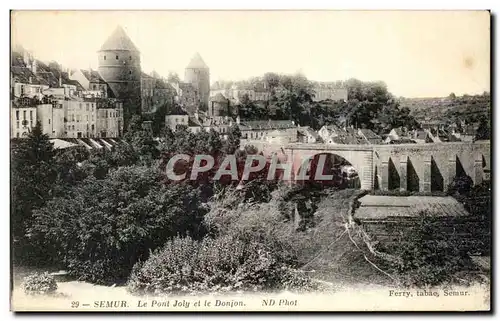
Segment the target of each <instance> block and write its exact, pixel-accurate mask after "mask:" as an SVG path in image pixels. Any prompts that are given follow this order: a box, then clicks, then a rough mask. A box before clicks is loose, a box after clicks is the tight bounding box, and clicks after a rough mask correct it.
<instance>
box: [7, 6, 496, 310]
mask: <svg viewBox="0 0 500 321" xmlns="http://www.w3.org/2000/svg"><path fill="white" fill-rule="evenodd" d="M490 22H491V17H490V12H488V11H327V10H325V11H188V10H186V11H22V10H13V11H11V50H10V61H9V63H10V88H9V93H10V111H9V117H10V135H11V137H10V147H11V150H10V152H11V168H10V171H11V173H10V175H11V213H10V224H11V266H12V268H11V310H12V311H16V312H22V311H74V312H95V311H109V312H112V311H143V312H146V311H154V312H179V311H185V312H193V311H207V312H208V311H224V312H242V311H246V312H248V311H250V312H253V311H255V312H256V311H285V312H286V311H290V312H292V311H331V312H336V311H489V310H490V309H491V308H490V284H491V271H490V263H491V260H490V257H491V235H492V233H491V232H492V226H491V216H492V213H491V211H492V209H491V200H492V199H491V143H490V138H491V128H492V124H491V120H492V119H491V117H490V116H491V96H490V77H491V76H490V60H491V57H490V33H491V27H490Z"/></svg>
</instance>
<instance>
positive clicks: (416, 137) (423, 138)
mask: <svg viewBox="0 0 500 321" xmlns="http://www.w3.org/2000/svg"><path fill="white" fill-rule="evenodd" d="M411 138H412V140H413V141H415V143H417V144H425V143H433V142H434V140H433V139H432V138H431V135H430V133H429V131H427V130H423V129H419V130H414V131H413V132H412V134H411Z"/></svg>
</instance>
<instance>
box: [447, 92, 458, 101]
mask: <svg viewBox="0 0 500 321" xmlns="http://www.w3.org/2000/svg"><path fill="white" fill-rule="evenodd" d="M448 98H450V99H452V100H453V99H456V98H457V96H456V95H455V93H451V94H450V95H449V96H448Z"/></svg>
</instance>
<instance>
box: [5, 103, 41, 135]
mask: <svg viewBox="0 0 500 321" xmlns="http://www.w3.org/2000/svg"><path fill="white" fill-rule="evenodd" d="M10 113H11V135H12V137H13V138H14V137H26V136H27V135H28V133H29V131H30V130H31V128H32V127H35V125H36V121H37V114H36V107H16V108H11V109H10ZM23 123H24V125H23Z"/></svg>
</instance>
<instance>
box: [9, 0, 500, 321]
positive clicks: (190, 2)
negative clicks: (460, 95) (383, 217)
mask: <svg viewBox="0 0 500 321" xmlns="http://www.w3.org/2000/svg"><path fill="white" fill-rule="evenodd" d="M499 3H500V2H499V1H492V0H491V1H485V0H475V1H457V0H455V1H453V2H451V1H442V0H421V1H418V2H416V1H414V2H409V1H405V2H402V1H401V2H400V1H390V0H384V1H381V0H379V1H369V0H365V1H360V0H357V1H355V0H348V1H335V2H333V1H321V0H307V1H304V0H302V1H297V0H288V1H281V2H278V1H272V0H244V1H237V2H236V1H223V0H211V1H203V0H182V1H178V2H175V3H174V2H168V3H166V2H165V1H161V2H160V1H151V0H141V1H131V0H122V1H120V2H116V3H114V5H110V4H108V3H104V2H103V1H99V0H86V1H84V2H79V3H76V4H74V2H70V1H60V0H59V1H52V0H49V1H48V0H45V1H43V2H42V1H36V0H31V1H22V2H21V1H4V2H2V4H1V7H2V9H4V10H2V11H1V12H2V13H3V14H2V15H1V19H2V25H3V26H4V28H3V30H5V32H2V33H1V36H2V39H1V40H2V41H1V42H0V44H1V45H2V46H3V48H2V50H0V52H1V53H2V56H3V57H4V59H3V61H5V63H3V64H1V67H0V68H1V72H0V75H3V76H2V77H0V79H1V86H2V88H4V89H5V90H3V91H0V95H1V98H2V99H1V101H2V102H3V103H4V107H3V115H4V116H3V117H1V118H0V121H1V122H2V123H1V124H0V131H1V139H0V144H1V146H0V147H1V150H2V151H3V153H2V154H1V158H0V159H1V165H2V168H3V173H4V175H3V177H5V178H3V179H2V181H1V183H0V187H1V193H0V197H1V199H0V204H2V205H3V211H2V215H3V218H4V220H5V221H4V224H2V226H3V228H4V232H3V233H2V235H3V240H4V242H5V243H4V244H3V246H2V248H3V249H9V248H10V241H9V238H8V236H9V224H8V222H7V220H8V217H9V212H10V208H9V204H10V199H9V194H10V193H9V191H10V186H9V179H7V178H8V177H9V174H8V171H9V118H10V116H8V115H9V114H8V113H9V104H8V101H9V95H8V91H7V90H6V89H7V87H8V82H9V76H8V75H9V71H8V64H7V63H6V61H8V60H9V52H10V49H9V33H8V32H7V30H10V29H9V28H10V26H9V23H10V18H9V15H10V13H8V9H10V8H15V9H24V10H28V9H32V10H33V9H44V10H50V9H53V10H54V9H59V10H61V9H66V10H78V9H82V10H85V9H86V10H89V9H91V10H99V9H100V10H103V9H113V8H114V9H116V8H121V9H127V10H133V9H149V10H154V9H160V8H161V9H177V10H179V9H211V10H214V9H238V10H243V9H253V10H259V9H261V10H262V9H268V10H269V9H287V10H291V9H292V10H293V9H294V10H300V9H306V10H307V9H309V10H311V9H313V10H314V9H337V10H340V9H354V10H362V9H370V10H383V9H406V10H457V9H459V10H467V9H468V10H471V9H474V10H478V9H479V10H481V9H492V12H494V13H495V12H496V13H498V12H500V10H499V9H498V8H499ZM497 18H498V17H495V19H497ZM497 31H498V30H497ZM497 41H498V33H496V34H495V43H497ZM497 56H498V54H497ZM492 58H493V57H492ZM496 69H497V68H496V66H495V70H494V71H493V72H495V73H496ZM494 85H495V86H494V88H492V91H494V93H495V95H494V96H495V97H497V95H498V84H497V83H495V84H494ZM496 105H497V99H495V101H494V102H493V106H496ZM495 114H496V116H495V119H494V124H499V123H500V120H499V119H498V117H500V116H499V113H498V112H496V113H495ZM498 132H499V130H498V128H497V129H496V130H495V134H496V135H495V143H494V150H497V149H498V146H497V144H500V143H498V141H500V140H499V138H498V137H497V136H498ZM496 160H498V159H496ZM495 165H497V162H496V161H495ZM495 168H498V166H495ZM494 179H495V186H498V185H497V184H496V183H497V182H496V177H495V178H494ZM498 194H499V192H498V188H496V191H495V199H497V200H499V199H500V198H499V197H498V196H499V195H498ZM494 215H495V214H494ZM495 221H496V223H497V224H498V221H499V219H498V218H497V219H496V220H495ZM496 227H497V226H495V228H496ZM496 230H497V229H495V231H496ZM495 239H496V240H497V239H498V238H497V237H496V238H495ZM494 248H495V249H497V248H498V242H495V247H494ZM3 253H4V260H3V262H4V264H3V265H2V272H3V273H2V275H3V277H2V278H1V282H2V283H1V284H2V286H1V289H2V290H3V291H1V293H2V302H3V304H4V306H3V309H2V311H3V312H4V313H5V312H7V311H9V292H10V291H9V276H10V264H9V258H8V257H7V256H6V254H7V251H4V252H3ZM495 254H496V253H495ZM496 265H497V264H495V266H496ZM495 272H496V271H495ZM495 276H496V274H495ZM495 289H496V287H495ZM497 296H498V295H495V296H494V297H495V298H496V297H497ZM371 316H372V317H373V316H376V317H377V316H378V317H385V315H371ZM3 317H5V319H7V318H8V319H10V318H13V317H14V315H13V314H12V313H9V312H7V315H3ZM32 317H33V316H32ZM48 317H51V316H48ZM61 317H63V318H68V317H71V315H64V316H61ZM79 317H80V318H82V316H79ZM104 317H105V316H103V315H91V314H89V315H86V316H83V318H85V319H90V318H91V319H93V320H95V319H103V318H104ZM131 317H133V318H138V317H141V316H138V315H132V316H131ZM148 317H154V316H153V315H148ZM156 317H157V318H169V319H171V318H174V319H175V318H179V316H178V315H168V314H167V315H165V314H163V315H158V316H156ZM181 317H182V316H181ZM191 317H194V318H196V317H197V316H196V315H193V316H191ZM203 317H211V318H219V317H221V316H220V315H204V316H203ZM226 317H231V318H239V317H242V316H241V315H231V316H226ZM258 317H259V318H262V319H269V320H271V318H272V319H274V318H275V316H273V315H266V316H264V315H259V316H258ZM288 317H294V316H292V315H290V316H288ZM327 317H330V316H327ZM333 317H334V318H346V319H347V318H349V319H351V318H357V317H359V315H357V316H354V315H333ZM395 317H400V316H398V315H396V316H395ZM406 317H408V316H406ZM425 317H426V318H429V317H431V318H436V317H440V316H438V315H436V316H425ZM410 318H415V317H414V316H412V317H410ZM2 319H4V318H2Z"/></svg>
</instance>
